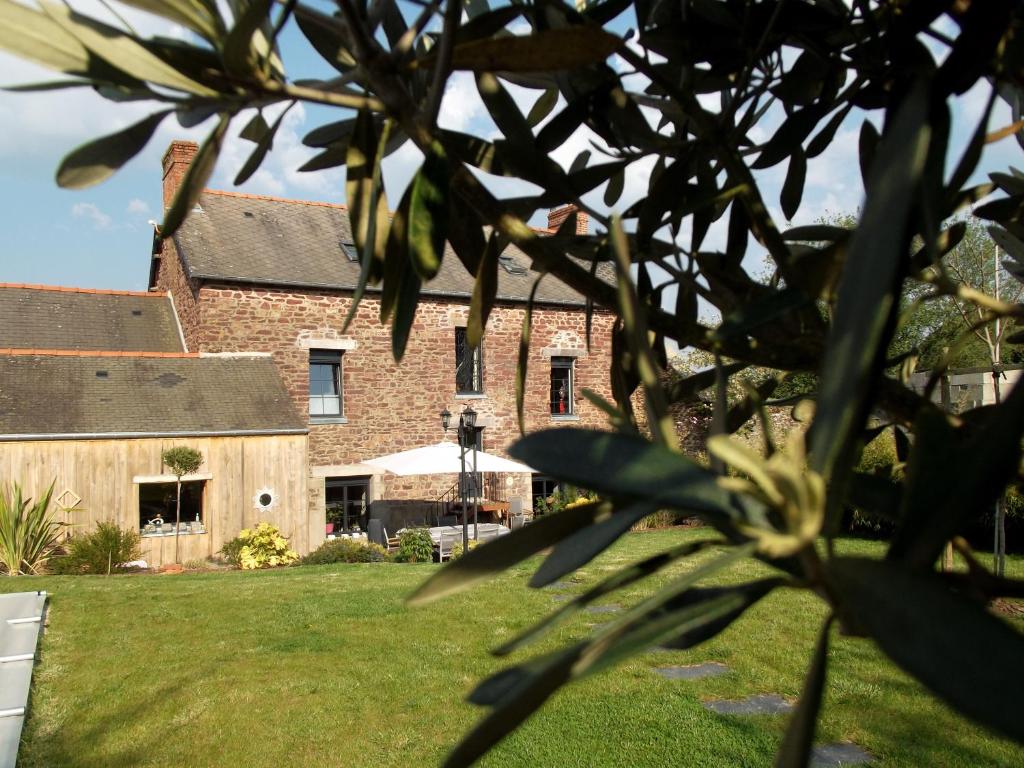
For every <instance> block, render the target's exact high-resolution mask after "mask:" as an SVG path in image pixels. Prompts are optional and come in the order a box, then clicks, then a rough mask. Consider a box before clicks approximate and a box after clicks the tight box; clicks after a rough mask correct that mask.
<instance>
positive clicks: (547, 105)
mask: <svg viewBox="0 0 1024 768" xmlns="http://www.w3.org/2000/svg"><path fill="white" fill-rule="evenodd" d="M556 104H558V89H557V88H548V89H547V90H546V91H544V93H542V94H541V95H540V97H539V98H538V99H537V100H536V101H535V102H533V106H532V107H530V112H529V113H528V114H527V115H526V122H527V123H529V124H530V127H531V128H532V127H534V126H536V125H537V124H538V123H539V122H540V121H541V120H543V119H544V118H545V117H547V116H548V115H550V114H551V110H553V109H554V108H555V105H556Z"/></svg>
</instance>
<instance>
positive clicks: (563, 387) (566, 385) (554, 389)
mask: <svg viewBox="0 0 1024 768" xmlns="http://www.w3.org/2000/svg"><path fill="white" fill-rule="evenodd" d="M574 363H575V358H572V357H552V358H551V397H550V403H549V404H550V406H551V415H552V416H572V415H573V405H572V401H573V397H572V386H573V364H574Z"/></svg>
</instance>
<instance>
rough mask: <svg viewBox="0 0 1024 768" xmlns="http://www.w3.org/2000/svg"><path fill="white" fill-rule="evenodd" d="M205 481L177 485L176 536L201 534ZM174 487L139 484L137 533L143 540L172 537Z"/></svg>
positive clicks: (175, 488) (172, 484)
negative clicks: (178, 499)
mask: <svg viewBox="0 0 1024 768" xmlns="http://www.w3.org/2000/svg"><path fill="white" fill-rule="evenodd" d="M205 490H206V481H205V480H191V481H188V482H184V483H182V484H181V527H180V531H179V532H180V533H203V532H204V531H205V530H206V527H205V526H206V522H205V518H204V516H203V492H204V491H205ZM176 499H177V483H140V484H139V530H140V531H141V532H142V535H144V536H168V535H173V534H174V521H175V500H176Z"/></svg>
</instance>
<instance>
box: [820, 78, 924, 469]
mask: <svg viewBox="0 0 1024 768" xmlns="http://www.w3.org/2000/svg"><path fill="white" fill-rule="evenodd" d="M927 117H928V94H927V90H926V89H925V87H923V86H921V85H919V86H917V87H915V88H914V90H913V91H912V92H911V93H910V94H909V95H908V96H907V97H906V99H904V100H903V102H902V104H901V106H900V108H899V111H898V112H897V114H896V116H895V119H894V120H893V124H892V128H891V130H890V131H888V132H887V135H886V137H885V139H884V140H883V141H882V144H881V145H880V147H879V151H878V153H877V156H876V157H875V160H874V162H873V163H872V170H871V178H870V181H869V183H868V187H867V189H868V195H867V202H866V204H865V208H864V214H863V216H862V217H861V222H860V226H859V227H858V228H857V230H856V232H855V233H854V235H853V237H852V239H851V242H850V245H849V249H850V250H849V255H848V257H847V259H846V266H845V268H844V270H843V275H842V278H841V282H840V286H839V298H838V301H837V304H836V309H835V315H834V319H833V322H832V328H831V331H830V333H829V340H828V346H827V349H826V352H825V359H824V361H823V364H822V367H821V386H820V389H819V396H818V405H817V412H816V414H815V419H814V425H813V427H812V429H811V433H810V436H809V438H810V464H811V468H812V469H814V470H815V471H817V472H819V473H820V474H821V475H822V476H824V477H825V478H826V479H828V478H829V477H830V476H831V475H832V470H833V466H834V464H835V463H836V461H837V459H838V457H839V456H840V454H841V453H843V452H844V451H846V450H848V449H849V446H850V444H851V441H852V440H853V439H854V438H855V437H856V434H857V430H859V429H860V424H858V423H857V420H858V417H859V415H860V414H861V413H862V411H863V408H864V403H865V402H866V401H867V395H868V383H869V379H870V376H871V373H872V370H873V369H874V368H875V366H876V364H877V363H878V361H879V359H880V357H881V356H883V355H884V352H885V349H884V347H883V346H882V340H883V331H884V328H885V325H886V322H887V320H888V318H889V315H890V313H891V312H892V308H893V306H894V305H895V301H896V292H897V290H898V288H899V283H898V281H897V280H896V276H897V274H898V271H897V270H898V265H899V263H900V260H901V259H902V258H904V257H905V254H906V250H905V246H906V244H907V241H908V235H907V234H906V233H907V229H908V227H907V219H908V216H909V212H910V209H911V205H912V204H913V199H914V191H915V188H916V185H917V180H918V179H919V178H920V176H921V173H922V171H923V168H924V160H925V156H926V154H927V150H928V139H929V130H928V123H927Z"/></svg>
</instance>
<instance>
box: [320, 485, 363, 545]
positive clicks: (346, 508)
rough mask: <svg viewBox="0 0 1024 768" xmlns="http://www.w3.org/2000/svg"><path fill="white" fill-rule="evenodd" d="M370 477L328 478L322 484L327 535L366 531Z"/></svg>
mask: <svg viewBox="0 0 1024 768" xmlns="http://www.w3.org/2000/svg"><path fill="white" fill-rule="evenodd" d="M369 497H370V476H369V475H360V476H358V477H328V478H327V480H326V481H325V482H324V499H325V502H326V505H327V527H328V529H329V531H328V533H350V532H353V531H365V530H366V517H367V515H366V504H367V501H368V500H369Z"/></svg>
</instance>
